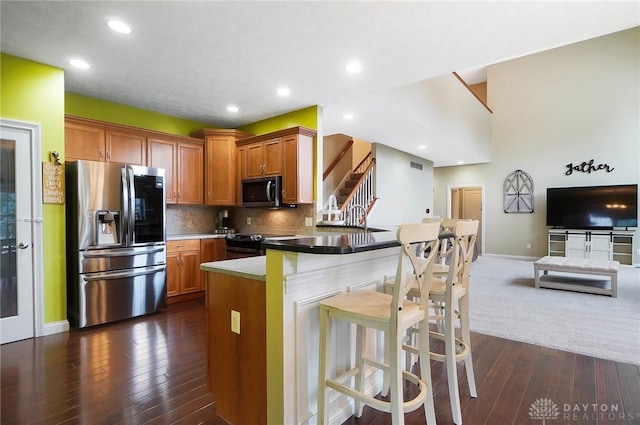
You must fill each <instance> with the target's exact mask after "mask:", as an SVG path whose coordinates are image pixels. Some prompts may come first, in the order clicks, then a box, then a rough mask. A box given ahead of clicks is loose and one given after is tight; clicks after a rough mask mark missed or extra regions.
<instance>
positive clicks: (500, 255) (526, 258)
mask: <svg viewBox="0 0 640 425" xmlns="http://www.w3.org/2000/svg"><path fill="white" fill-rule="evenodd" d="M482 257H493V258H506V259H507V260H524V261H536V260H539V259H540V258H541V257H528V256H523V255H504V254H482Z"/></svg>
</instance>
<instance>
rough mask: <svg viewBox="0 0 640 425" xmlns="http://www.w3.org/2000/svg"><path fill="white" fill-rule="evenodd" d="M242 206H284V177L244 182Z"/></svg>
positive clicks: (260, 178)
mask: <svg viewBox="0 0 640 425" xmlns="http://www.w3.org/2000/svg"><path fill="white" fill-rule="evenodd" d="M242 206H243V207H263V208H278V207H281V206H283V205H282V176H271V177H259V178H256V179H246V180H242Z"/></svg>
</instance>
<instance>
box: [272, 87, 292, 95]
mask: <svg viewBox="0 0 640 425" xmlns="http://www.w3.org/2000/svg"><path fill="white" fill-rule="evenodd" d="M276 93H278V95H280V96H289V95H290V94H291V90H289V89H288V88H286V87H280V88H279V89H278V90H276Z"/></svg>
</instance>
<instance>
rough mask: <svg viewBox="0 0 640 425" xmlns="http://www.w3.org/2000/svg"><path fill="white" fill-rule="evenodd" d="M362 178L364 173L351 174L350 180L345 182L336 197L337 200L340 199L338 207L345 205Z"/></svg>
mask: <svg viewBox="0 0 640 425" xmlns="http://www.w3.org/2000/svg"><path fill="white" fill-rule="evenodd" d="M361 178H362V173H351V174H350V175H349V178H348V179H347V180H345V181H344V182H343V184H342V186H341V187H340V189H339V190H338V196H336V198H337V199H338V206H342V205H344V202H345V201H346V200H347V198H348V197H349V195H351V192H353V190H354V189H355V188H356V186H357V185H358V182H359V181H360V179H361Z"/></svg>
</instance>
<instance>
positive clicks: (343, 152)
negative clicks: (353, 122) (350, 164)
mask: <svg viewBox="0 0 640 425" xmlns="http://www.w3.org/2000/svg"><path fill="white" fill-rule="evenodd" d="M351 146H353V140H349V141H348V142H347V144H346V145H345V147H344V148H342V150H341V151H340V153H339V154H338V156H336V157H335V159H334V160H333V161H332V162H331V164H329V166H328V167H327V169H326V170H325V172H324V174H322V180H323V181H324V180H326V179H327V177H328V176H329V174H331V172H332V171H333V169H334V168H336V166H337V165H338V162H340V160H341V159H342V158H343V157H344V156H345V155H346V154H347V152H348V151H349V149H351Z"/></svg>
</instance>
